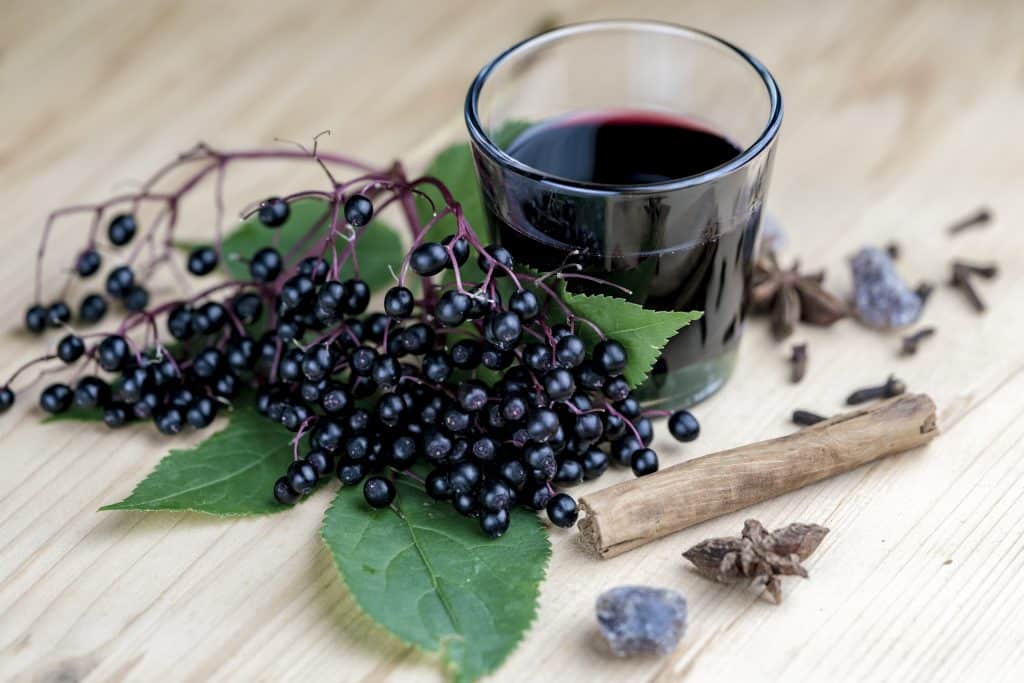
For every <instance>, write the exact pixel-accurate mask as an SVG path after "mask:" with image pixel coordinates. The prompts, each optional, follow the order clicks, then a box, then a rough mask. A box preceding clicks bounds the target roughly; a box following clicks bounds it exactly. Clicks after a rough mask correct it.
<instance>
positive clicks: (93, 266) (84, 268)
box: [75, 249, 103, 277]
mask: <svg viewBox="0 0 1024 683" xmlns="http://www.w3.org/2000/svg"><path fill="white" fill-rule="evenodd" d="M102 263H103V259H102V258H101V257H100V253H99V252H98V251H96V250H95V249H86V250H85V251H83V252H82V253H81V254H79V255H78V258H77V259H75V272H76V273H78V275H79V277H90V276H92V275H95V274H96V271H98V270H99V269H100V265H102Z"/></svg>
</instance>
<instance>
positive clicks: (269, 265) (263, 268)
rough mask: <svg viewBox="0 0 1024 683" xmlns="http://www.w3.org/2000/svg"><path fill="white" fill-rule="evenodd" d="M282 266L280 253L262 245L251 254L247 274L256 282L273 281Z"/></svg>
mask: <svg viewBox="0 0 1024 683" xmlns="http://www.w3.org/2000/svg"><path fill="white" fill-rule="evenodd" d="M283 267H284V263H283V261H282V260H281V254H279V253H278V251H277V250H276V249H274V248H272V247H264V248H262V249H260V250H259V251H257V252H256V253H255V254H253V255H252V260H251V261H250V262H249V274H250V275H251V276H252V279H253V280H256V281H257V282H273V281H274V280H276V279H277V276H278V275H280V274H281V269H282V268H283Z"/></svg>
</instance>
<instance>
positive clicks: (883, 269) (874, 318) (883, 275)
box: [850, 247, 923, 330]
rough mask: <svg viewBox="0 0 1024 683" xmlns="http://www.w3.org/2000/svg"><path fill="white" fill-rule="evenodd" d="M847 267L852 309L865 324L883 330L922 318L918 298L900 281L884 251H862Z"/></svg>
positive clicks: (867, 249) (866, 248) (865, 249)
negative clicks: (851, 279) (851, 274)
mask: <svg viewBox="0 0 1024 683" xmlns="http://www.w3.org/2000/svg"><path fill="white" fill-rule="evenodd" d="M850 267H851V268H852V270H853V290H854V292H853V300H854V309H855V310H856V312H857V316H858V317H859V318H860V319H861V321H863V322H864V324H866V325H869V326H870V327H875V328H878V329H883V330H884V329H891V328H894V327H904V326H906V325H910V324H911V323H913V322H914V321H915V320H917V319H918V318H919V317H920V316H921V310H922V308H923V305H922V302H921V297H920V296H918V295H917V293H916V292H915V291H914V290H912V289H911V288H910V287H909V286H908V285H907V283H906V282H904V281H903V278H901V277H900V275H899V273H897V272H896V266H895V265H894V264H893V260H892V258H891V257H890V256H889V254H887V253H886V252H885V251H884V250H883V249H879V248H877V247H865V248H863V249H861V250H860V251H859V252H857V254H856V255H854V257H853V258H851V259H850Z"/></svg>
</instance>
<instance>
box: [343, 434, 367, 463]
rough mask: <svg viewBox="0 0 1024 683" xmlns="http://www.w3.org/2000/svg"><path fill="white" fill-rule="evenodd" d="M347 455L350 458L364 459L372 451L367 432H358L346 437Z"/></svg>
mask: <svg viewBox="0 0 1024 683" xmlns="http://www.w3.org/2000/svg"><path fill="white" fill-rule="evenodd" d="M344 451H345V457H346V458H348V459H349V460H362V459H364V458H365V457H366V456H367V454H369V452H370V440H369V439H368V438H366V435H365V434H356V435H355V436H350V437H348V438H347V439H345V443H344Z"/></svg>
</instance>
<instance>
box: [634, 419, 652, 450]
mask: <svg viewBox="0 0 1024 683" xmlns="http://www.w3.org/2000/svg"><path fill="white" fill-rule="evenodd" d="M633 427H635V428H636V431H637V433H639V434H640V440H641V441H643V444H644V445H645V446H650V445H651V442H652V441H654V424H653V423H652V422H651V419H650V418H649V417H641V418H640V419H638V420H633Z"/></svg>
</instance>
